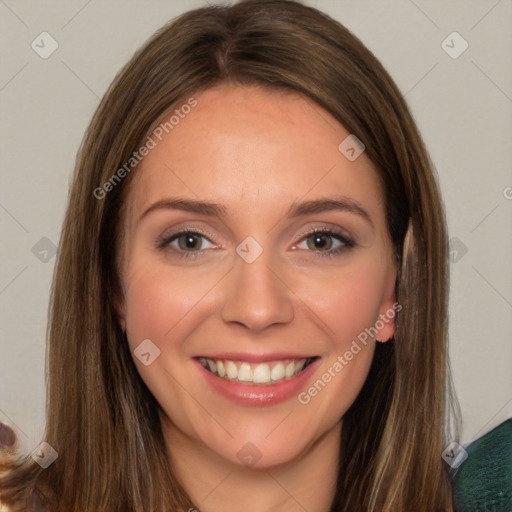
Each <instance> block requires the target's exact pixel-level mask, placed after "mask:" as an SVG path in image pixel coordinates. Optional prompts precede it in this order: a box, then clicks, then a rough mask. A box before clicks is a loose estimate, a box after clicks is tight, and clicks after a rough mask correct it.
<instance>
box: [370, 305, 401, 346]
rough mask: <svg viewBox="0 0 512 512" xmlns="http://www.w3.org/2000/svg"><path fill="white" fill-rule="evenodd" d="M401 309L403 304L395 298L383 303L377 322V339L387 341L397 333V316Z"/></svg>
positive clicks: (382, 341)
mask: <svg viewBox="0 0 512 512" xmlns="http://www.w3.org/2000/svg"><path fill="white" fill-rule="evenodd" d="M393 299H394V297H393ZM401 309H402V306H401V305H400V304H398V303H397V302H395V301H394V300H393V301H386V302H385V303H382V306H381V309H380V312H379V318H378V320H377V321H376V322H375V327H376V329H377V334H376V336H375V338H376V339H377V341H379V342H381V343H385V342H386V341H389V340H390V339H391V338H392V337H393V336H394V335H395V318H396V315H397V313H398V311H400V310H401Z"/></svg>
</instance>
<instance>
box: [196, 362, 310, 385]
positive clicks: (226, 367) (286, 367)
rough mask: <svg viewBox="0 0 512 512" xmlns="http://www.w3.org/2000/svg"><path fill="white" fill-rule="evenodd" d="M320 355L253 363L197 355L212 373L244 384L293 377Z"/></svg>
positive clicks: (266, 383)
mask: <svg viewBox="0 0 512 512" xmlns="http://www.w3.org/2000/svg"><path fill="white" fill-rule="evenodd" d="M318 358H319V356H313V357H305V358H301V359H282V360H275V361H266V362H259V363H253V362H249V361H243V360H230V359H210V358H208V357H197V358H195V359H197V361H199V363H200V364H201V365H202V366H203V367H204V368H205V369H206V370H207V371H209V372H210V373H213V374H214V375H216V376H217V377H220V378H222V379H225V380H231V381H235V382H243V383H244V384H255V385H271V384H276V383H278V382H282V381H285V380H289V379H293V378H294V377H296V376H297V375H299V374H300V373H302V372H303V371H304V370H305V369H306V368H307V367H308V366H309V365H310V364H312V363H313V362H315V361H316V360H317V359H318Z"/></svg>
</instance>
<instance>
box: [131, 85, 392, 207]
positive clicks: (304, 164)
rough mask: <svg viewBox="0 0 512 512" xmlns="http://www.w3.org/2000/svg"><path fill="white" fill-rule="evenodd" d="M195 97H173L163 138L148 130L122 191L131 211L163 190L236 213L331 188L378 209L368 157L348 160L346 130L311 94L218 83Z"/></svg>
mask: <svg viewBox="0 0 512 512" xmlns="http://www.w3.org/2000/svg"><path fill="white" fill-rule="evenodd" d="M194 99H195V101H196V102H197V104H196V105H195V106H194V107H193V108H191V109H188V108H187V109H183V110H181V109H180V105H179V104H178V105H175V106H174V107H173V109H172V110H171V111H170V112H168V113H166V115H165V116H164V117H163V118H162V122H165V121H167V120H169V119H170V117H171V115H172V114H173V112H175V111H176V110H178V111H179V113H181V115H180V116H177V115H176V116H175V117H174V119H173V122H174V123H173V125H172V128H170V126H169V124H168V125H167V131H168V133H166V131H165V130H161V132H162V133H163V135H161V140H158V139H157V138H155V137H153V139H154V140H155V142H156V145H155V146H154V148H153V149H151V151H150V152H149V154H147V155H146V156H145V157H144V158H143V160H142V161H141V164H140V165H139V168H138V169H137V171H136V176H134V178H135V180H134V182H133V183H132V187H131V191H130V194H129V198H128V200H129V202H131V203H132V204H131V208H130V210H132V211H133V212H134V213H135V214H137V213H140V212H141V211H142V210H143V209H144V208H145V207H146V206H147V205H148V204H150V203H152V202H156V201H159V200H163V199H165V198H166V197H168V196H186V197H189V198H194V199H204V200H209V201H215V202H217V203H222V204H225V205H226V206H227V208H228V211H229V210H232V211H233V213H235V212H236V210H237V209H240V208H241V209H243V210H244V211H248V209H252V208H256V209H257V208H263V207H267V208H268V206H269V204H275V203H276V202H277V203H280V204H283V205H284V204H290V203H292V202H294V201H297V200H298V199H300V198H302V197H305V198H307V199H314V198H315V197H317V196H326V195H328V194H330V193H333V192H335V193H338V194H343V195H350V196H351V197H352V198H353V199H355V200H357V201H361V200H365V201H367V202H368V203H370V205H371V208H370V209H374V210H375V212H374V213H375V214H378V211H377V210H379V209H382V193H381V190H380V184H379V179H378V176H377V173H376V171H375V169H374V168H373V166H372V164H371V162H370V161H369V159H368V158H367V157H366V155H365V154H364V153H363V154H362V155H361V156H360V157H359V158H357V159H356V160H354V161H349V160H348V159H347V158H346V157H345V156H344V155H343V154H342V153H341V152H340V150H339V149H338V146H339V145H340V143H341V142H342V141H343V140H345V139H346V138H347V136H349V135H350V134H349V133H348V132H347V130H346V129H345V128H344V127H343V126H342V125H341V124H340V123H339V122H337V121H336V120H335V119H334V117H332V115H331V114H329V113H328V112H327V111H325V110H323V109H322V108H320V107H319V106H318V105H317V104H316V103H314V102H313V101H312V100H310V99H309V98H307V97H305V96H302V95H300V94H297V93H293V92H292V93H290V92H287V91H280V90H275V89H269V88H264V87H256V86H232V85H231V86H230V85H220V86H217V87H214V88H211V89H207V90H205V91H202V92H201V93H199V94H196V95H194ZM186 102H187V99H185V100H184V102H183V105H184V104H186ZM185 112H187V113H185ZM176 121H177V122H176ZM155 126H156V127H158V126H162V124H161V123H160V125H159V124H158V123H156V124H155ZM153 133H154V132H153ZM306 196H307V197H306ZM365 198H366V199H365Z"/></svg>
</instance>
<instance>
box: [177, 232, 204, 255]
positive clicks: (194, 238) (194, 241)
mask: <svg viewBox="0 0 512 512" xmlns="http://www.w3.org/2000/svg"><path fill="white" fill-rule="evenodd" d="M201 238H202V235H197V234H195V233H185V234H182V235H180V236H179V237H178V238H176V240H178V247H179V248H180V249H181V250H183V251H194V250H196V251H199V250H201V245H202V241H201Z"/></svg>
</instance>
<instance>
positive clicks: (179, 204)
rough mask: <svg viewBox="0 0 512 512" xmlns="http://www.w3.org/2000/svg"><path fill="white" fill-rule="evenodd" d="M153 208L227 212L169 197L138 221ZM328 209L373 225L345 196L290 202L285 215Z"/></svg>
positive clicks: (220, 214) (218, 214) (209, 213)
mask: <svg viewBox="0 0 512 512" xmlns="http://www.w3.org/2000/svg"><path fill="white" fill-rule="evenodd" d="M155 210H181V211H185V212H190V213H198V214H201V215H207V216H210V217H223V216H226V215H227V214H228V210H227V208H226V207H225V206H224V205H222V204H218V203H211V202H207V201H198V200H195V199H184V198H169V199H164V200H162V201H158V202H156V203H154V204H152V205H151V206H150V207H149V208H148V209H147V210H145V211H144V213H143V214H142V215H141V216H140V218H139V222H140V221H141V220H142V219H143V218H144V217H146V216H147V215H148V214H149V213H150V212H153V211H155ZM329 211H343V212H349V213H355V214H356V215H359V216H360V217H362V218H363V219H364V220H366V221H367V222H368V223H369V224H370V225H371V226H373V222H372V218H371V217H370V215H369V213H368V212H367V211H366V210H365V209H364V208H363V207H362V206H361V205H360V204H359V203H358V202H357V201H354V200H352V199H349V198H347V197H336V198H320V199H315V200H313V201H305V202H302V203H299V202H297V201H295V202H294V203H292V204H291V206H290V208H289V209H288V211H287V213H286V215H285V216H287V217H292V218H294V217H302V216H306V215H312V214H315V213H323V212H329Z"/></svg>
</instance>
